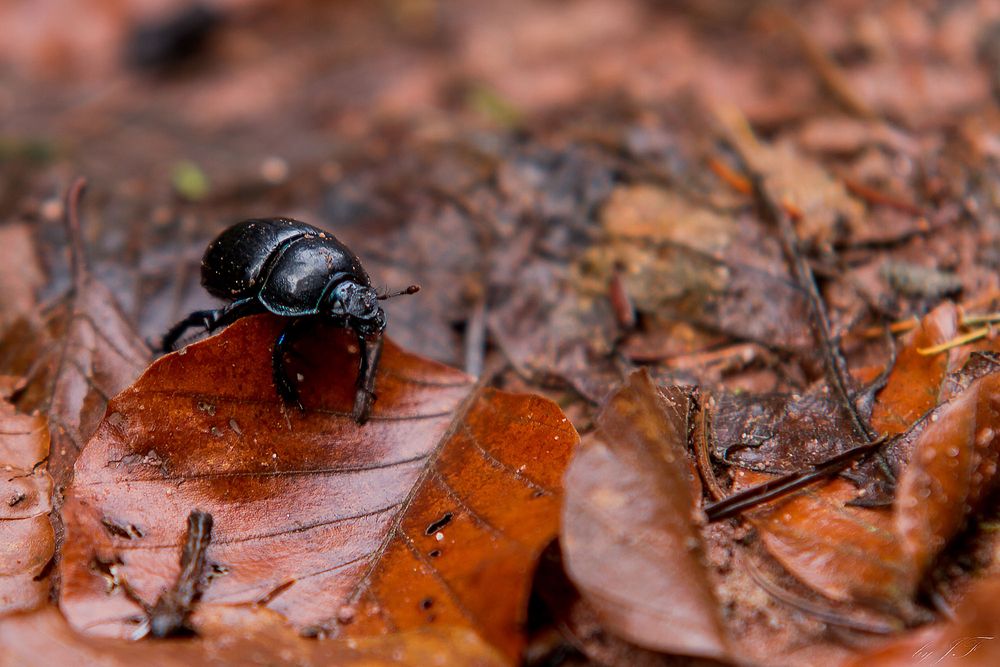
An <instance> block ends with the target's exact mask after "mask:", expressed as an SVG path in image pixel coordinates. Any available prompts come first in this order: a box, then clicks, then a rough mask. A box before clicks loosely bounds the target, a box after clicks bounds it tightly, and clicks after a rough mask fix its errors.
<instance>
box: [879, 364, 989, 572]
mask: <svg viewBox="0 0 1000 667" xmlns="http://www.w3.org/2000/svg"><path fill="white" fill-rule="evenodd" d="M998 432H1000V374H998V373H994V374H992V375H987V376H986V377H983V378H980V379H978V380H976V381H975V382H973V383H972V384H971V385H969V387H968V388H967V389H965V390H964V391H963V392H961V393H960V394H958V396H956V397H955V398H954V399H953V400H952V401H950V402H949V403H947V404H945V405H944V406H942V407H941V408H940V409H939V410H937V411H935V413H934V414H933V415H931V418H930V423H929V424H928V425H927V427H926V428H925V429H924V431H923V433H921V434H920V436H919V437H918V438H917V439H916V441H915V442H914V443H913V448H912V453H911V455H910V462H909V465H908V466H907V467H906V470H905V471H904V472H903V475H902V476H901V478H900V480H899V488H898V489H897V492H896V499H895V503H894V506H893V515H894V522H895V530H896V531H897V532H898V534H899V536H900V538H901V540H902V546H903V549H904V551H905V553H906V556H907V559H908V563H907V565H908V569H909V572H910V573H911V577H912V582H911V588H914V589H915V588H916V585H917V584H918V583H919V582H920V581H921V579H922V578H923V576H924V574H925V573H926V572H927V570H928V568H929V567H930V566H931V564H932V563H933V562H934V559H935V558H937V556H938V554H940V553H941V551H942V550H943V549H944V547H945V546H946V545H947V544H948V542H949V541H950V540H951V539H952V538H953V537H954V536H955V535H956V534H957V533H958V531H959V530H960V529H961V528H962V526H963V525H964V524H965V521H966V520H967V519H968V517H969V516H970V515H971V514H972V513H973V512H975V511H977V510H978V509H979V508H980V505H981V502H982V500H983V498H984V497H985V496H986V495H987V494H988V493H989V492H990V491H992V490H993V489H994V488H996V473H997V463H998V459H1000V447H998V444H1000V439H998V438H997V433H998Z"/></svg>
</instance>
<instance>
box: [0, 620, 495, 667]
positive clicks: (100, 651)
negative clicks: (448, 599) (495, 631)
mask: <svg viewBox="0 0 1000 667" xmlns="http://www.w3.org/2000/svg"><path fill="white" fill-rule="evenodd" d="M193 622H194V624H195V626H196V627H197V629H198V631H199V633H200V634H201V637H199V638H197V639H187V640H176V639H174V640H170V641H155V642H154V641H144V642H122V641H116V640H108V639H103V638H96V637H89V636H86V635H81V634H77V633H76V632H74V631H73V629H72V628H71V627H70V625H69V624H68V623H67V622H66V621H65V620H64V619H63V618H62V617H61V616H60V615H59V614H58V612H56V611H55V610H54V609H44V610H41V611H38V612H36V613H34V614H23V615H18V616H12V617H10V618H7V619H4V620H2V621H0V645H2V646H3V648H4V650H3V652H2V653H0V666H2V667H36V666H37V667H48V666H49V665H98V664H99V665H103V666H106V667H131V666H133V665H156V666H157V667H191V666H192V665H213V666H218V667H222V666H224V665H233V666H234V667H235V666H238V665H239V666H242V665H301V666H302V667H313V666H315V667H319V666H321V665H348V666H356V667H383V666H389V665H396V666H399V665H413V666H414V667H417V666H423V665H473V666H476V667H500V666H501V665H505V664H508V663H507V661H506V660H504V659H503V658H502V657H501V656H500V654H499V653H498V652H497V651H496V650H495V649H494V648H492V647H491V646H489V645H488V644H486V643H485V642H484V641H483V640H482V639H480V638H479V637H477V636H476V634H475V633H474V632H471V631H470V630H466V629H458V628H451V627H440V628H425V629H421V630H413V631H409V632H401V633H397V634H392V635H387V636H384V637H371V638H361V639H351V640H346V641H315V640H312V639H305V638H303V637H301V636H300V635H299V634H298V633H297V632H295V630H294V629H293V628H291V627H289V626H288V625H287V624H286V623H285V622H284V619H282V618H281V617H280V616H279V615H278V614H275V613H274V612H271V611H269V610H267V609H261V608H256V609H251V608H238V607H219V606H213V607H207V608H206V609H204V610H202V611H201V612H199V613H197V614H195V616H194V619H193Z"/></svg>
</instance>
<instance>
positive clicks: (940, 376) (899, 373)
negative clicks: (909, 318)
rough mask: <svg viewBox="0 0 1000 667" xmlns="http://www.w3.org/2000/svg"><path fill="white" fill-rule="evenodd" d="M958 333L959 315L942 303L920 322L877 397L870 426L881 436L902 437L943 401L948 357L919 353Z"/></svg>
mask: <svg viewBox="0 0 1000 667" xmlns="http://www.w3.org/2000/svg"><path fill="white" fill-rule="evenodd" d="M957 332H958V311H957V309H956V308H955V305H954V304H953V303H951V302H947V303H943V304H941V305H940V306H938V307H937V308H935V309H934V310H932V311H931V312H930V313H928V314H927V315H926V316H925V317H924V318H923V320H921V322H920V326H919V327H918V328H917V330H916V331H915V332H914V333H913V335H912V336H910V338H909V340H908V341H907V343H906V344H905V345H904V346H903V349H902V350H900V352H899V355H898V356H897V357H896V363H895V365H894V366H893V367H892V371H891V372H890V373H889V377H888V378H887V380H886V384H885V387H883V388H882V390H881V391H880V392H879V393H878V394H877V395H876V397H875V404H874V406H873V407H872V416H871V425H872V428H874V429H875V431H876V432H878V433H885V434H889V435H894V434H896V433H902V432H904V431H906V429H908V428H910V427H911V426H912V425H913V424H915V423H916V422H917V420H918V419H920V418H921V417H923V416H924V415H925V414H927V412H928V411H930V410H932V409H933V408H934V407H935V406H936V405H937V404H938V401H940V399H941V384H942V382H944V378H945V376H946V375H947V373H948V371H949V370H950V369H949V366H948V364H949V354H935V355H924V354H920V353H919V352H917V350H919V349H921V348H926V347H933V346H935V345H938V344H940V343H944V342H945V341H948V340H951V339H952V338H954V337H955V336H956V335H957Z"/></svg>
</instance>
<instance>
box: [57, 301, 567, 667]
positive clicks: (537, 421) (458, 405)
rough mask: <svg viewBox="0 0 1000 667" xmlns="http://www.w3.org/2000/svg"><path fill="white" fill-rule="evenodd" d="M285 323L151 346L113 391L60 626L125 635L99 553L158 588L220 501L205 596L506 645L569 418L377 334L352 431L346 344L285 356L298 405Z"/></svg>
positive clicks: (337, 334) (85, 483)
mask: <svg viewBox="0 0 1000 667" xmlns="http://www.w3.org/2000/svg"><path fill="white" fill-rule="evenodd" d="M283 325H284V323H283V322H282V321H281V318H277V317H271V316H259V317H253V318H245V319H243V320H241V321H239V322H237V323H236V324H234V325H232V326H231V327H229V328H228V329H227V330H226V331H224V332H223V333H222V334H220V335H218V336H215V337H213V338H210V339H208V340H206V341H203V342H201V343H198V344H195V345H193V346H191V347H188V348H186V349H185V350H182V351H181V352H178V353H174V354H171V355H169V356H167V357H165V358H163V359H161V360H160V361H158V362H157V363H155V364H154V365H153V366H152V367H151V368H150V369H149V370H148V371H147V372H146V373H145V374H144V375H143V376H142V378H141V379H140V380H139V381H137V382H136V384H134V385H133V386H132V387H131V388H129V389H128V390H126V391H125V392H123V393H122V394H120V395H119V396H118V397H116V398H115V399H114V400H113V401H112V402H111V403H110V406H109V412H108V416H107V418H106V419H105V420H104V422H102V424H101V426H100V428H99V429H98V431H97V433H96V434H95V436H94V438H93V439H92V440H91V441H90V443H89V444H88V446H87V448H86V450H85V451H84V453H83V454H82V455H81V457H80V459H79V461H78V462H77V466H76V477H75V481H74V485H73V487H72V492H71V496H70V497H69V498H68V501H67V505H66V507H65V522H66V526H67V543H66V550H65V554H64V569H63V571H64V575H63V576H64V585H63V589H62V596H61V600H60V604H61V606H62V609H63V611H64V613H65V614H66V615H67V617H68V618H69V620H70V622H71V623H72V624H73V625H74V627H77V628H80V629H83V628H86V629H88V630H89V631H91V632H95V633H98V634H102V635H117V636H121V635H127V634H128V633H129V632H130V622H129V619H130V618H131V617H134V616H135V615H136V613H137V607H136V606H135V605H134V604H133V603H132V602H130V601H129V600H128V599H127V598H126V596H124V595H122V593H121V591H117V590H116V591H113V592H112V594H109V591H108V585H107V580H106V579H105V577H103V576H102V575H101V568H103V569H104V571H105V572H107V571H109V569H110V568H111V567H115V569H116V571H119V572H121V573H122V574H124V576H125V577H126V578H127V580H128V582H129V583H130V584H131V585H132V587H133V588H134V589H135V590H136V591H137V592H138V594H139V595H140V596H141V597H142V598H143V599H145V600H147V601H152V600H154V599H155V598H156V596H157V595H158V593H159V591H160V589H161V588H163V587H165V586H166V585H168V584H169V583H171V581H172V579H173V577H174V576H175V574H176V568H177V557H178V552H179V545H180V542H181V539H182V538H181V535H182V532H183V526H184V521H185V517H186V516H187V514H188V512H189V511H191V510H192V509H195V508H197V509H200V510H203V511H207V512H210V513H211V514H212V515H213V516H214V519H215V522H214V529H213V542H212V544H211V546H210V547H209V551H208V558H209V560H210V561H211V562H213V563H215V565H216V570H217V571H222V572H224V574H221V575H219V576H217V577H215V578H214V579H213V580H212V583H211V585H210V586H209V587H208V588H207V590H206V592H205V594H204V598H203V599H204V601H205V602H206V603H226V604H241V603H251V602H262V603H264V604H266V605H267V606H268V607H270V608H271V609H274V610H276V611H278V612H280V613H282V614H283V615H285V616H286V617H287V618H289V619H290V620H291V621H292V622H293V623H294V624H295V625H296V626H298V627H299V628H300V629H306V630H313V631H317V632H323V633H326V634H330V635H351V636H359V635H368V634H377V633H381V632H389V631H395V630H405V629H409V628H417V627H421V626H424V625H428V624H434V625H459V626H465V627H473V628H476V629H477V630H478V631H480V632H481V634H482V635H483V636H484V637H485V638H486V639H487V640H489V641H490V642H491V643H493V644H494V645H496V646H498V647H500V648H501V649H502V650H503V651H504V652H505V653H506V654H507V655H509V656H511V657H514V656H516V655H517V653H518V650H519V648H520V646H521V644H522V638H521V628H520V626H521V623H522V621H523V620H524V615H525V613H526V602H527V594H528V584H529V582H530V577H531V572H532V569H533V567H534V561H535V558H536V557H537V554H538V552H539V551H540V550H541V549H542V548H543V547H544V545H545V544H546V543H547V542H548V541H550V540H551V539H552V538H553V537H554V536H555V533H556V523H557V519H558V506H559V501H560V496H561V487H562V485H561V476H562V471H563V469H564V467H565V465H566V462H567V460H568V457H569V455H570V453H571V451H572V449H573V446H574V444H575V443H576V441H577V439H578V436H577V435H576V431H575V430H574V429H573V427H572V425H570V423H569V422H568V421H567V419H566V418H565V417H564V416H563V414H562V412H561V411H560V410H559V408H558V407H556V406H555V405H554V404H553V403H551V402H549V401H547V400H544V399H542V398H539V397H536V396H530V395H514V394H507V393H504V392H499V391H494V390H490V389H483V388H480V387H478V386H475V385H473V383H472V381H471V379H470V378H468V376H466V375H464V374H462V373H460V372H458V371H455V370H452V369H450V368H447V367H445V366H442V365H440V364H437V363H434V362H430V361H426V360H423V359H421V358H419V357H415V356H413V355H410V354H407V353H405V352H403V351H402V350H400V349H399V348H398V347H396V346H395V345H394V344H392V343H387V344H386V347H385V351H384V354H383V356H382V362H381V365H380V366H379V373H378V378H377V383H376V391H377V392H378V396H379V398H378V402H377V403H376V404H375V408H374V411H373V415H372V419H371V421H370V422H369V423H368V424H366V425H365V426H363V427H359V426H358V425H357V424H356V423H355V422H354V421H353V419H351V417H350V413H351V406H352V403H353V398H352V397H353V395H354V376H355V370H354V369H356V368H357V350H356V348H353V347H352V346H353V345H354V344H353V342H352V339H351V337H350V336H348V335H347V333H346V332H345V331H344V330H340V329H330V328H323V327H320V328H317V329H316V330H315V332H314V335H312V336H310V337H308V339H306V340H303V341H302V344H301V345H300V346H299V347H298V348H297V351H296V361H294V363H293V365H292V370H293V372H297V373H298V374H300V375H301V376H303V377H302V380H301V387H302V395H303V401H304V403H305V405H306V407H307V410H306V411H305V412H301V413H300V412H298V411H297V410H295V409H288V408H286V407H285V406H283V405H282V404H281V403H280V401H279V400H278V398H277V397H276V395H275V391H274V387H273V384H272V381H271V360H270V350H271V346H272V343H273V341H274V339H275V337H276V336H277V334H278V332H279V331H280V329H281V327H282V326H283ZM115 564H118V565H115ZM484 590H491V591H492V594H490V595H484V594H483V591H484Z"/></svg>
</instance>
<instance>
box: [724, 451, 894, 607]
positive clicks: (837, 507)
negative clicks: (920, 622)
mask: <svg viewBox="0 0 1000 667" xmlns="http://www.w3.org/2000/svg"><path fill="white" fill-rule="evenodd" d="M769 479H773V476H771V475H765V474H760V473H754V472H750V471H742V470H741V471H739V472H738V473H737V480H738V482H739V485H740V486H741V487H742V486H743V485H744V484H745V485H747V486H750V485H752V484H757V483H761V482H764V481H767V480H769ZM857 495H858V489H857V487H856V486H854V485H853V484H851V483H850V482H848V481H847V480H844V479H839V478H838V479H833V480H830V481H829V482H826V483H824V484H819V485H816V486H814V487H811V488H807V489H804V490H803V491H800V492H799V493H796V494H794V495H792V496H790V497H788V498H785V499H782V500H778V501H775V502H773V503H768V504H767V505H765V506H763V507H761V508H760V509H757V510H755V511H753V512H749V513H748V514H747V518H748V519H749V520H750V521H751V522H752V523H753V524H754V525H755V526H756V527H757V528H758V529H759V530H760V532H761V539H762V540H763V542H764V546H765V547H767V550H768V552H769V553H770V554H771V555H772V556H774V558H775V559H777V561H778V562H779V563H781V564H782V565H783V566H784V567H785V568H786V569H787V570H788V571H789V572H790V573H791V574H793V575H795V577H796V578H797V579H799V580H800V581H802V582H803V583H804V584H806V585H807V586H809V587H810V588H812V589H813V590H815V591H817V592H819V593H822V594H823V595H826V596H827V597H829V598H830V599H832V600H838V601H845V600H861V601H868V602H878V603H879V604H880V605H883V606H890V607H892V606H899V605H903V604H905V603H906V602H907V601H908V600H909V597H910V595H911V594H912V592H913V591H912V589H911V588H910V584H911V578H910V576H909V571H908V570H907V569H906V568H905V567H904V566H903V563H902V552H901V550H900V546H899V541H898V539H897V537H896V533H895V531H894V530H893V523H892V514H891V513H890V512H889V511H888V510H886V509H869V508H865V507H854V506H850V505H848V504H847V503H849V502H850V501H852V500H854V499H855V498H857Z"/></svg>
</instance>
